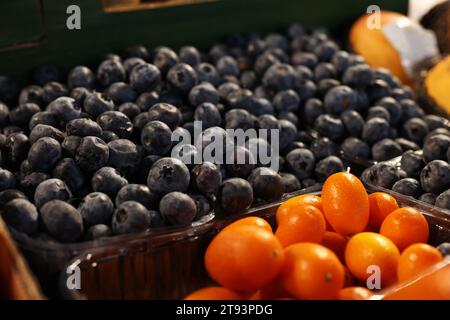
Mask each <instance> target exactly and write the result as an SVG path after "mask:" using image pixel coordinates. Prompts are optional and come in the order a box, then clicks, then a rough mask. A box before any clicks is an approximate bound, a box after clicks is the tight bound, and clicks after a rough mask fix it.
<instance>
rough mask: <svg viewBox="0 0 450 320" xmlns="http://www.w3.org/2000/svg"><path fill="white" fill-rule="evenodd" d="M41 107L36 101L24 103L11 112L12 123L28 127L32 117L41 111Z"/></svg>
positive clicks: (10, 119)
mask: <svg viewBox="0 0 450 320" xmlns="http://www.w3.org/2000/svg"><path fill="white" fill-rule="evenodd" d="M40 111H41V109H40V108H39V106H38V105H37V104H35V103H23V104H20V105H19V106H17V107H16V108H14V109H12V110H11V111H10V112H9V122H10V123H11V124H12V125H16V126H19V127H26V126H28V123H29V122H30V119H31V117H32V116H33V115H34V114H35V113H38V112H40Z"/></svg>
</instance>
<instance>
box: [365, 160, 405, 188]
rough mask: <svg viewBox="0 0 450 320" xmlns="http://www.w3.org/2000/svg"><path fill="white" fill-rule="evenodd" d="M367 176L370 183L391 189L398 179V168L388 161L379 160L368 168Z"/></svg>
mask: <svg viewBox="0 0 450 320" xmlns="http://www.w3.org/2000/svg"><path fill="white" fill-rule="evenodd" d="M368 178H369V181H370V183H371V184H373V185H375V186H378V187H382V188H386V189H391V188H392V186H393V185H394V183H396V182H397V181H398V180H400V177H399V174H398V170H397V168H396V167H395V166H393V165H392V164H390V163H386V162H380V163H377V164H375V165H374V166H373V167H371V168H370V169H369V174H368Z"/></svg>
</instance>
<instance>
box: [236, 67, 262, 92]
mask: <svg viewBox="0 0 450 320" xmlns="http://www.w3.org/2000/svg"><path fill="white" fill-rule="evenodd" d="M240 82H241V84H242V88H244V89H249V90H254V89H255V88H256V87H257V86H258V85H259V79H258V76H257V75H256V73H255V72H254V71H252V70H247V71H244V72H242V74H241V77H240Z"/></svg>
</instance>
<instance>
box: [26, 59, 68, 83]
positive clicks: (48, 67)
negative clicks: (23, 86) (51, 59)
mask: <svg viewBox="0 0 450 320" xmlns="http://www.w3.org/2000/svg"><path fill="white" fill-rule="evenodd" d="M61 79H62V72H61V70H60V69H59V68H58V67H57V66H55V65H52V64H42V65H40V66H38V67H36V69H34V71H33V81H34V82H35V83H36V84H38V85H40V86H43V85H45V84H46V83H48V82H51V81H61Z"/></svg>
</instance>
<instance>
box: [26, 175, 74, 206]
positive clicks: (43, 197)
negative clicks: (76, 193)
mask: <svg viewBox="0 0 450 320" xmlns="http://www.w3.org/2000/svg"><path fill="white" fill-rule="evenodd" d="M70 198H72V192H71V191H70V189H69V188H68V187H67V185H66V184H65V183H64V181H62V180H60V179H48V180H45V181H42V182H41V183H40V184H39V185H38V186H37V188H36V191H35V193H34V203H35V205H36V206H37V207H38V208H41V207H42V206H43V205H44V204H45V203H47V202H49V201H51V200H62V201H68V200H69V199H70Z"/></svg>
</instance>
